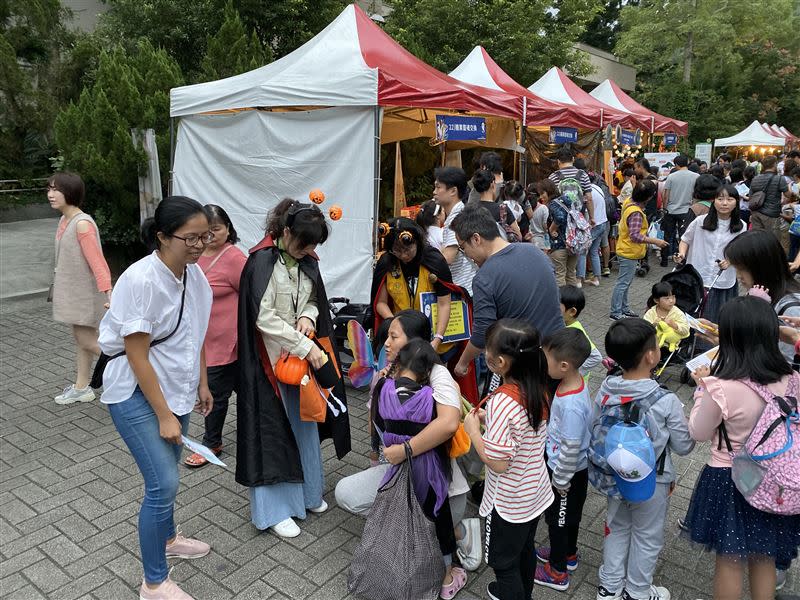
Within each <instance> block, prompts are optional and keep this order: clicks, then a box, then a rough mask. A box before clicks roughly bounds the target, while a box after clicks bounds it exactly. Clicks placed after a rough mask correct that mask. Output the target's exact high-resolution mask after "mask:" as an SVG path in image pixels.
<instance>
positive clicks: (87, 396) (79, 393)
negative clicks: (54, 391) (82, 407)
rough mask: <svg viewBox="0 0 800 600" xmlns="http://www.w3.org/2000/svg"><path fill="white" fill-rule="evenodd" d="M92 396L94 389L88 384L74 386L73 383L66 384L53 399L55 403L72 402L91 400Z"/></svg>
mask: <svg viewBox="0 0 800 600" xmlns="http://www.w3.org/2000/svg"><path fill="white" fill-rule="evenodd" d="M94 397H95V396H94V390H93V389H92V388H90V387H89V386H88V385H87V386H86V387H85V388H76V387H75V386H74V385H68V386H67V387H65V388H64V391H63V392H62V393H61V394H59V395H58V396H56V397H55V398H54V400H55V401H56V404H72V403H73V402H91V401H92V400H94Z"/></svg>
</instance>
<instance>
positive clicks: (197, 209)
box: [141, 196, 205, 252]
mask: <svg viewBox="0 0 800 600" xmlns="http://www.w3.org/2000/svg"><path fill="white" fill-rule="evenodd" d="M198 214H200V215H204V216H205V211H204V210H203V205H202V204H200V203H199V202H198V201H197V200H193V199H192V198H188V197H186V196H168V197H166V198H164V199H163V200H162V201H161V202H160V203H159V204H158V206H157V207H156V212H155V215H153V216H152V217H149V218H147V219H145V220H144V223H142V231H141V236H142V243H143V244H144V245H145V246H146V247H147V249H148V250H149V251H150V252H152V251H153V250H156V249H159V248H161V241H160V240H159V239H158V234H159V233H162V234H164V235H165V236H167V237H169V236H171V235H172V234H173V233H175V232H176V231H178V229H180V228H181V227H183V226H184V225H185V224H186V222H187V221H188V220H189V219H191V218H192V217H194V216H196V215H198Z"/></svg>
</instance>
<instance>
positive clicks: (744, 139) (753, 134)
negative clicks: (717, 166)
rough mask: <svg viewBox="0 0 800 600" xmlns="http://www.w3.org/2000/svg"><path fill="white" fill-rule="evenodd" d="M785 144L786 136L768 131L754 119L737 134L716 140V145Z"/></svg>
mask: <svg viewBox="0 0 800 600" xmlns="http://www.w3.org/2000/svg"><path fill="white" fill-rule="evenodd" d="M785 144H786V138H784V137H778V136H777V135H774V134H771V133H767V130H766V129H764V127H763V126H762V125H761V123H759V122H758V121H753V122H752V123H750V125H748V126H747V127H746V128H745V129H743V130H742V131H740V132H739V133H737V134H736V135H732V136H730V137H726V138H719V139H716V140H714V145H715V146H784V145H785Z"/></svg>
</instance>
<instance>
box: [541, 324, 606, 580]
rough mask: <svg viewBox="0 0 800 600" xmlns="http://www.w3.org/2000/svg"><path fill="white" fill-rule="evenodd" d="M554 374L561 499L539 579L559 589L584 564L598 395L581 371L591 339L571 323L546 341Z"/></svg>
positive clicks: (553, 436) (550, 458)
mask: <svg viewBox="0 0 800 600" xmlns="http://www.w3.org/2000/svg"><path fill="white" fill-rule="evenodd" d="M542 347H543V348H544V354H545V356H546V357H547V370H548V374H549V375H550V377H552V378H553V379H556V380H558V381H559V384H558V388H557V389H556V393H555V397H554V398H553V402H552V403H551V405H550V420H549V422H548V424H547V469H548V471H550V473H551V476H552V481H553V490H554V492H555V497H556V499H555V502H553V504H551V505H550V508H548V509H547V513H546V514H545V520H546V521H547V527H548V530H549V537H550V547H549V548H539V549H538V550H537V551H536V558H538V559H539V560H540V561H541V562H543V563H544V564H541V565H538V566H537V567H536V583H537V584H539V585H543V586H546V587H549V588H553V589H554V590H559V591H562V592H563V591H566V590H567V589H568V588H569V571H574V570H575V569H577V568H578V530H579V529H580V523H581V516H582V514H583V505H584V503H585V502H586V491H587V489H588V487H589V470H588V468H589V459H588V455H587V450H588V449H589V437H590V434H589V421H590V419H591V417H592V398H591V396H590V395H589V386H588V385H587V384H586V382H585V381H584V378H583V377H582V376H581V373H580V370H579V369H580V365H582V364H583V363H584V361H585V360H586V357H588V356H589V353H590V351H591V346H590V344H589V340H588V338H587V337H586V336H585V335H584V334H583V333H582V332H581V331H580V330H578V329H574V328H571V327H565V328H564V329H562V330H560V331H557V332H555V333H551V334H550V335H549V336H547V337H546V338H545V339H544V341H543V342H542Z"/></svg>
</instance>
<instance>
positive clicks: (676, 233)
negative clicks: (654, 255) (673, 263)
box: [661, 213, 688, 262]
mask: <svg viewBox="0 0 800 600" xmlns="http://www.w3.org/2000/svg"><path fill="white" fill-rule="evenodd" d="M687 214H688V213H687ZM687 214H682V215H671V214H669V213H666V214H665V215H664V218H663V219H661V230H662V231H663V232H664V239H665V240H666V241H667V242H669V246H667V247H666V248H662V249H661V262H664V261H665V260H667V261H668V260H669V259H670V258H671V257H672V256H674V255H675V254H676V253H677V252H678V242H680V238H681V235H683V228H684V224H685V223H686V217H687Z"/></svg>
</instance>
